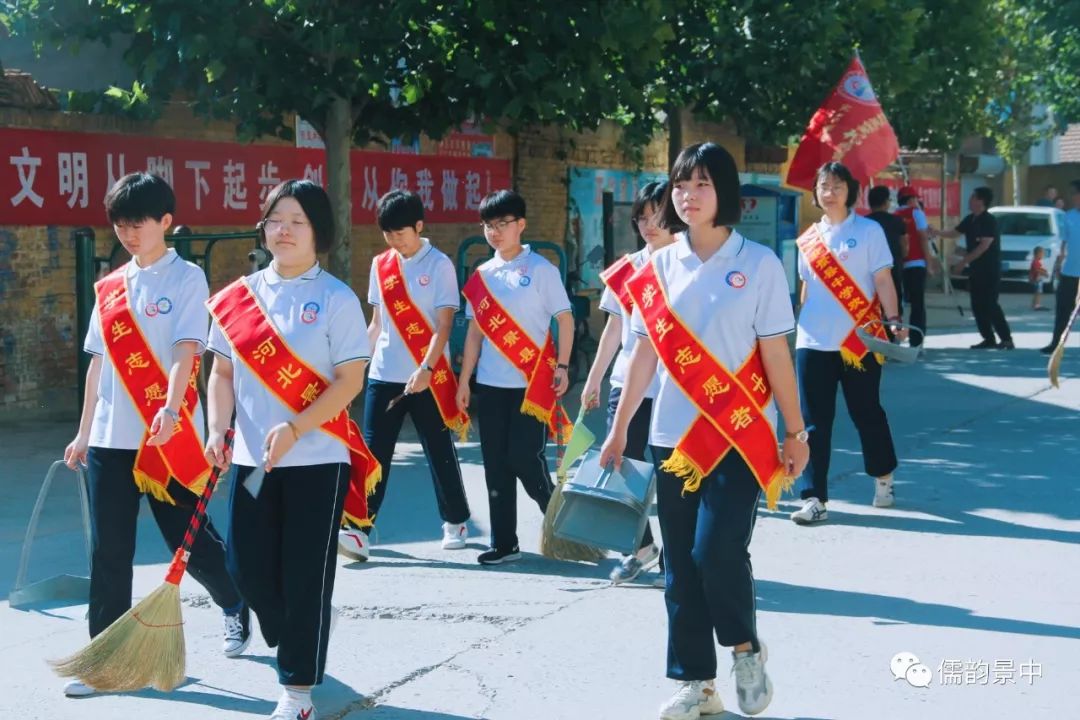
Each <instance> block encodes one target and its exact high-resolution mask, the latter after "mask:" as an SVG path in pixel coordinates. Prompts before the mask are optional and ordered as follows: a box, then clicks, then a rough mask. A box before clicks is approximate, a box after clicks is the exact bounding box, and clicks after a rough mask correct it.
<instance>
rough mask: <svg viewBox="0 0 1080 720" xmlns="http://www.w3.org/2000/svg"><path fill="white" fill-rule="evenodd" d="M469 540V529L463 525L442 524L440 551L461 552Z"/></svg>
mask: <svg viewBox="0 0 1080 720" xmlns="http://www.w3.org/2000/svg"><path fill="white" fill-rule="evenodd" d="M468 539H469V528H468V527H467V526H466V525H465V523H445V522H444V523H443V524H442V549H443V550H461V549H462V548H463V547H465V541H466V540H468Z"/></svg>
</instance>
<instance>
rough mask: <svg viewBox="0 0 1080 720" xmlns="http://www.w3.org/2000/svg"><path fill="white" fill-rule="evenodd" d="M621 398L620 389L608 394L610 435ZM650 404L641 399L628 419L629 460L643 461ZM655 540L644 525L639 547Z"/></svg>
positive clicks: (646, 443)
mask: <svg viewBox="0 0 1080 720" xmlns="http://www.w3.org/2000/svg"><path fill="white" fill-rule="evenodd" d="M620 397H622V388H621V387H612V388H611V392H609V393H608V406H607V431H608V433H609V434H610V433H611V426H612V425H614V424H615V411H616V410H617V409H618V407H619V398H620ZM652 403H653V401H652V400H651V399H650V398H643V399H642V401H641V406H640V407H639V408H638V409H637V412H636V413H634V417H632V418H631V419H630V427H628V428H627V429H626V451H625V453H624V454H625V456H626V457H628V458H630V459H631V460H641V461H642V462H644V461H645V448H646V447H648V445H649V422H650V420H651V419H652ZM655 541H656V539H655V538H654V537H653V534H652V526H651V524H650V523H646V524H645V533H644V534H643V535H642V536H641V547H648V546H649V545H652V544H653V543H654V542H655Z"/></svg>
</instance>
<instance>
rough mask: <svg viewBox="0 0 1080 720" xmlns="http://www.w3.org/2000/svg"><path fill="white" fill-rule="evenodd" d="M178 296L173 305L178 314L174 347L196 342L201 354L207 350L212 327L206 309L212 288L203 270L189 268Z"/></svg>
mask: <svg viewBox="0 0 1080 720" xmlns="http://www.w3.org/2000/svg"><path fill="white" fill-rule="evenodd" d="M178 294H179V297H178V298H176V300H175V302H174V303H173V304H174V305H175V307H174V309H173V312H175V313H176V326H175V328H174V329H173V338H172V341H173V345H176V344H177V343H182V342H195V343H198V346H199V347H198V349H197V350H196V352H197V353H199V354H201V353H202V351H203V350H205V349H206V333H207V330H208V329H209V325H210V313H209V311H207V309H206V300H207V298H209V297H210V288H208V287H207V285H206V276H205V275H204V274H203V272H202V270H200V269H199V268H197V267H191V266H188V268H187V273H186V274H185V276H184V287H183V288H182V289H181V290H180V292H179V293H178Z"/></svg>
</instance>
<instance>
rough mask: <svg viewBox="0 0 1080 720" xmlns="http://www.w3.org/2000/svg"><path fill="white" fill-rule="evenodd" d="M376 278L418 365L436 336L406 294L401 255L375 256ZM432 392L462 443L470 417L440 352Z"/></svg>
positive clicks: (447, 363)
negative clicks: (461, 403) (461, 402)
mask: <svg viewBox="0 0 1080 720" xmlns="http://www.w3.org/2000/svg"><path fill="white" fill-rule="evenodd" d="M375 279H376V281H377V282H378V283H379V290H380V292H381V293H382V298H383V302H384V303H385V304H386V309H387V311H388V314H389V315H390V319H391V320H392V321H393V323H394V327H395V328H397V331H398V334H399V335H401V337H402V338H403V339H404V340H405V347H406V348H408V350H409V354H410V355H412V358H413V360H415V361H416V364H417V366H419V365H420V363H422V362H423V361H424V356H425V355H427V350H428V345H430V344H431V339H432V338H433V337H435V332H434V330H432V328H431V324H430V323H429V322H428V321H427V318H426V317H424V314H423V313H422V312H420V310H418V309H417V307H416V303H414V302H413V299H412V297H411V296H410V295H409V289H408V287H406V284H405V277H404V274H403V273H402V271H401V256H399V255H398V254H397V252H395V251H394V250H387V251H386V252H384V253H382V254H381V255H379V256H378V257H376V258H375ZM430 390H431V394H432V396H434V398H435V405H436V406H437V407H438V408H439V415H441V416H442V419H443V424H445V425H446V427H448V428H450V429H451V430H452V431H454V432H455V433H457V435H458V438H459V439H460V440H461V441H463V442H464V440H465V438H466V437H467V436H468V434H469V416H468V414H467V413H464V412H462V411H461V410H459V409H458V406H457V378H455V377H454V372H453V370H451V368H450V363H449V362H447V360H446V356H445V354H444V355H440V356H439V359H438V360H437V361H436V362H435V368H434V371H433V372H432V373H431V386H430Z"/></svg>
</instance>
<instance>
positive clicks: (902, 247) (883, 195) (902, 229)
mask: <svg viewBox="0 0 1080 720" xmlns="http://www.w3.org/2000/svg"><path fill="white" fill-rule="evenodd" d="M866 200H867V202H868V203H869V204H870V214H869V215H867V216H866V217H868V218H870V219H871V220H873V221H874V222H876V223H877V224H878V225H880V226H881V229H882V230H883V231H884V232H885V242H887V243H888V244H889V251H890V252H892V256H893V266H892V278H893V284H894V285H896V304H897V308H898V309H899V311H900V313H901V315H902V314H903V303H904V298H903V294H902V291H901V288H903V287H904V260H905V258H907V254H908V244H909V243H910V242H911V238H910V237H908V234H907V224H906V223H905V222H904V221H903V220H902V219H900V218H898V217H897V216H895V215H893V214H892V213H891V212H889V188H887V187H886V186H884V185H878V186H877V187H872V188H870V192H869V193H868V194H867V196H866ZM914 339H915V338H912V340H913V341H914ZM920 339H921V338H920Z"/></svg>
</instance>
